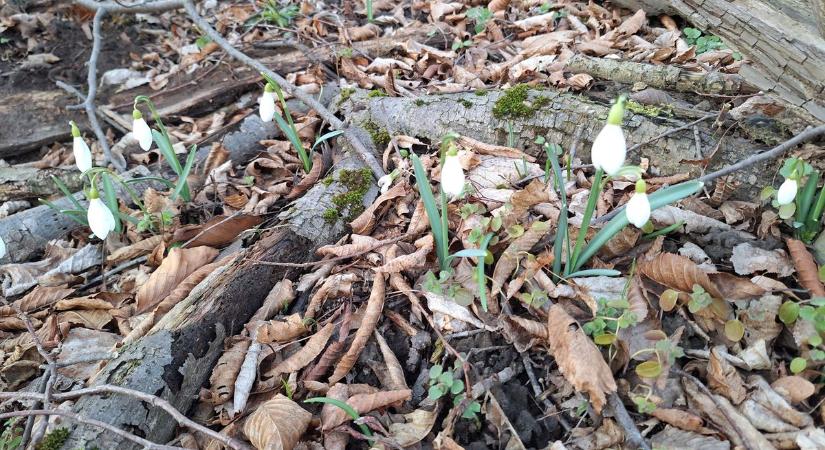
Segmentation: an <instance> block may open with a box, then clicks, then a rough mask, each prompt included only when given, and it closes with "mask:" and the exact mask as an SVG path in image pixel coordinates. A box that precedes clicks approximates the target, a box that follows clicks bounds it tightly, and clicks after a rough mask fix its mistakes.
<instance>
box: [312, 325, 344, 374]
mask: <svg viewBox="0 0 825 450" xmlns="http://www.w3.org/2000/svg"><path fill="white" fill-rule="evenodd" d="M339 333H340V332H339ZM346 345H347V344H346V342H343V341H335V342H333V343H332V344H329V345H328V346H327V348H326V350H324V353H322V354H321V357H320V358H318V362H317V363H315V365H314V366H312V368H311V369H309V370H307V371H306V372H304V374H305V375H304V383H309V382H316V381H318V380H320V379H321V378H322V377H323V376H324V375H326V374H327V372H328V371H329V368H330V367H332V366H333V364H335V363H336V362H338V359H339V358H340V357H341V354H343V353H344V349H345V348H346ZM321 384H323V385H324V386H327V384H326V383H321Z"/></svg>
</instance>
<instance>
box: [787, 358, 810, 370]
mask: <svg viewBox="0 0 825 450" xmlns="http://www.w3.org/2000/svg"><path fill="white" fill-rule="evenodd" d="M807 366H808V361H806V360H805V358H800V357H798V356H797V357H796V358H794V359H793V360H791V373H794V374H797V373H799V372H802V371H803V370H805V367H807Z"/></svg>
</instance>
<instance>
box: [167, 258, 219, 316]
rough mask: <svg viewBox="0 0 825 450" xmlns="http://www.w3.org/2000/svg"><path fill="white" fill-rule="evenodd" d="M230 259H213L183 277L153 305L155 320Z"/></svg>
mask: <svg viewBox="0 0 825 450" xmlns="http://www.w3.org/2000/svg"><path fill="white" fill-rule="evenodd" d="M230 259H232V257H231V256H227V257H225V258H223V259H221V260H220V261H215V262H213V263H209V264H206V265H205V266H202V267H200V268H199V269H198V270H196V271H194V272H192V273H190V274H189V276H187V277H186V278H184V279H183V281H181V282H180V284H178V285H177V286H176V287H175V289H173V290H172V292H170V293H169V295H168V296H166V297H165V298H164V299H163V300H161V301H160V303H158V305H157V306H156V307H155V310H154V312H155V321H156V322H157V321H158V320H160V319H161V317H163V316H164V315H165V314H166V313H167V312H169V311H171V310H172V307H174V306H175V305H177V304H178V303H179V302H180V301H181V300H183V299H185V298H186V296H187V295H189V293H190V292H192V290H193V289H194V288H195V286H197V285H198V284H200V282H201V281H203V280H204V279H206V277H208V276H209V274H211V273H212V272H214V271H215V270H216V269H218V268H219V267H222V266H225V265H226V264H227V263H228V262H229V260H230Z"/></svg>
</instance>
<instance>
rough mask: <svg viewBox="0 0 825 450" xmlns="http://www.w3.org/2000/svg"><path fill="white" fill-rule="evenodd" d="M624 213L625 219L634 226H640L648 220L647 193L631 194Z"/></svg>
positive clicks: (648, 203)
mask: <svg viewBox="0 0 825 450" xmlns="http://www.w3.org/2000/svg"><path fill="white" fill-rule="evenodd" d="M625 214H626V215H627V220H628V221H629V222H630V223H632V224H633V225H635V226H636V228H642V227H643V226H644V225H645V224H646V223H647V221H648V220H650V201H648V199H647V194H644V193H635V194H633V196H632V197H630V200H629V201H628V202H627V206H625Z"/></svg>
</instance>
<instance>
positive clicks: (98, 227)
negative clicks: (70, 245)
mask: <svg viewBox="0 0 825 450" xmlns="http://www.w3.org/2000/svg"><path fill="white" fill-rule="evenodd" d="M86 218H87V219H88V221H89V228H91V229H92V233H94V235H95V236H97V237H99V238H100V239H106V236H108V235H109V232H110V231H112V230H114V229H115V216H113V215H112V211H110V210H109V207H108V206H106V204H105V203H103V200H101V199H100V196H99V195H98V193H97V189H95V188H92V189H91V190H90V191H89V210H88V211H87V214H86Z"/></svg>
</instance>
